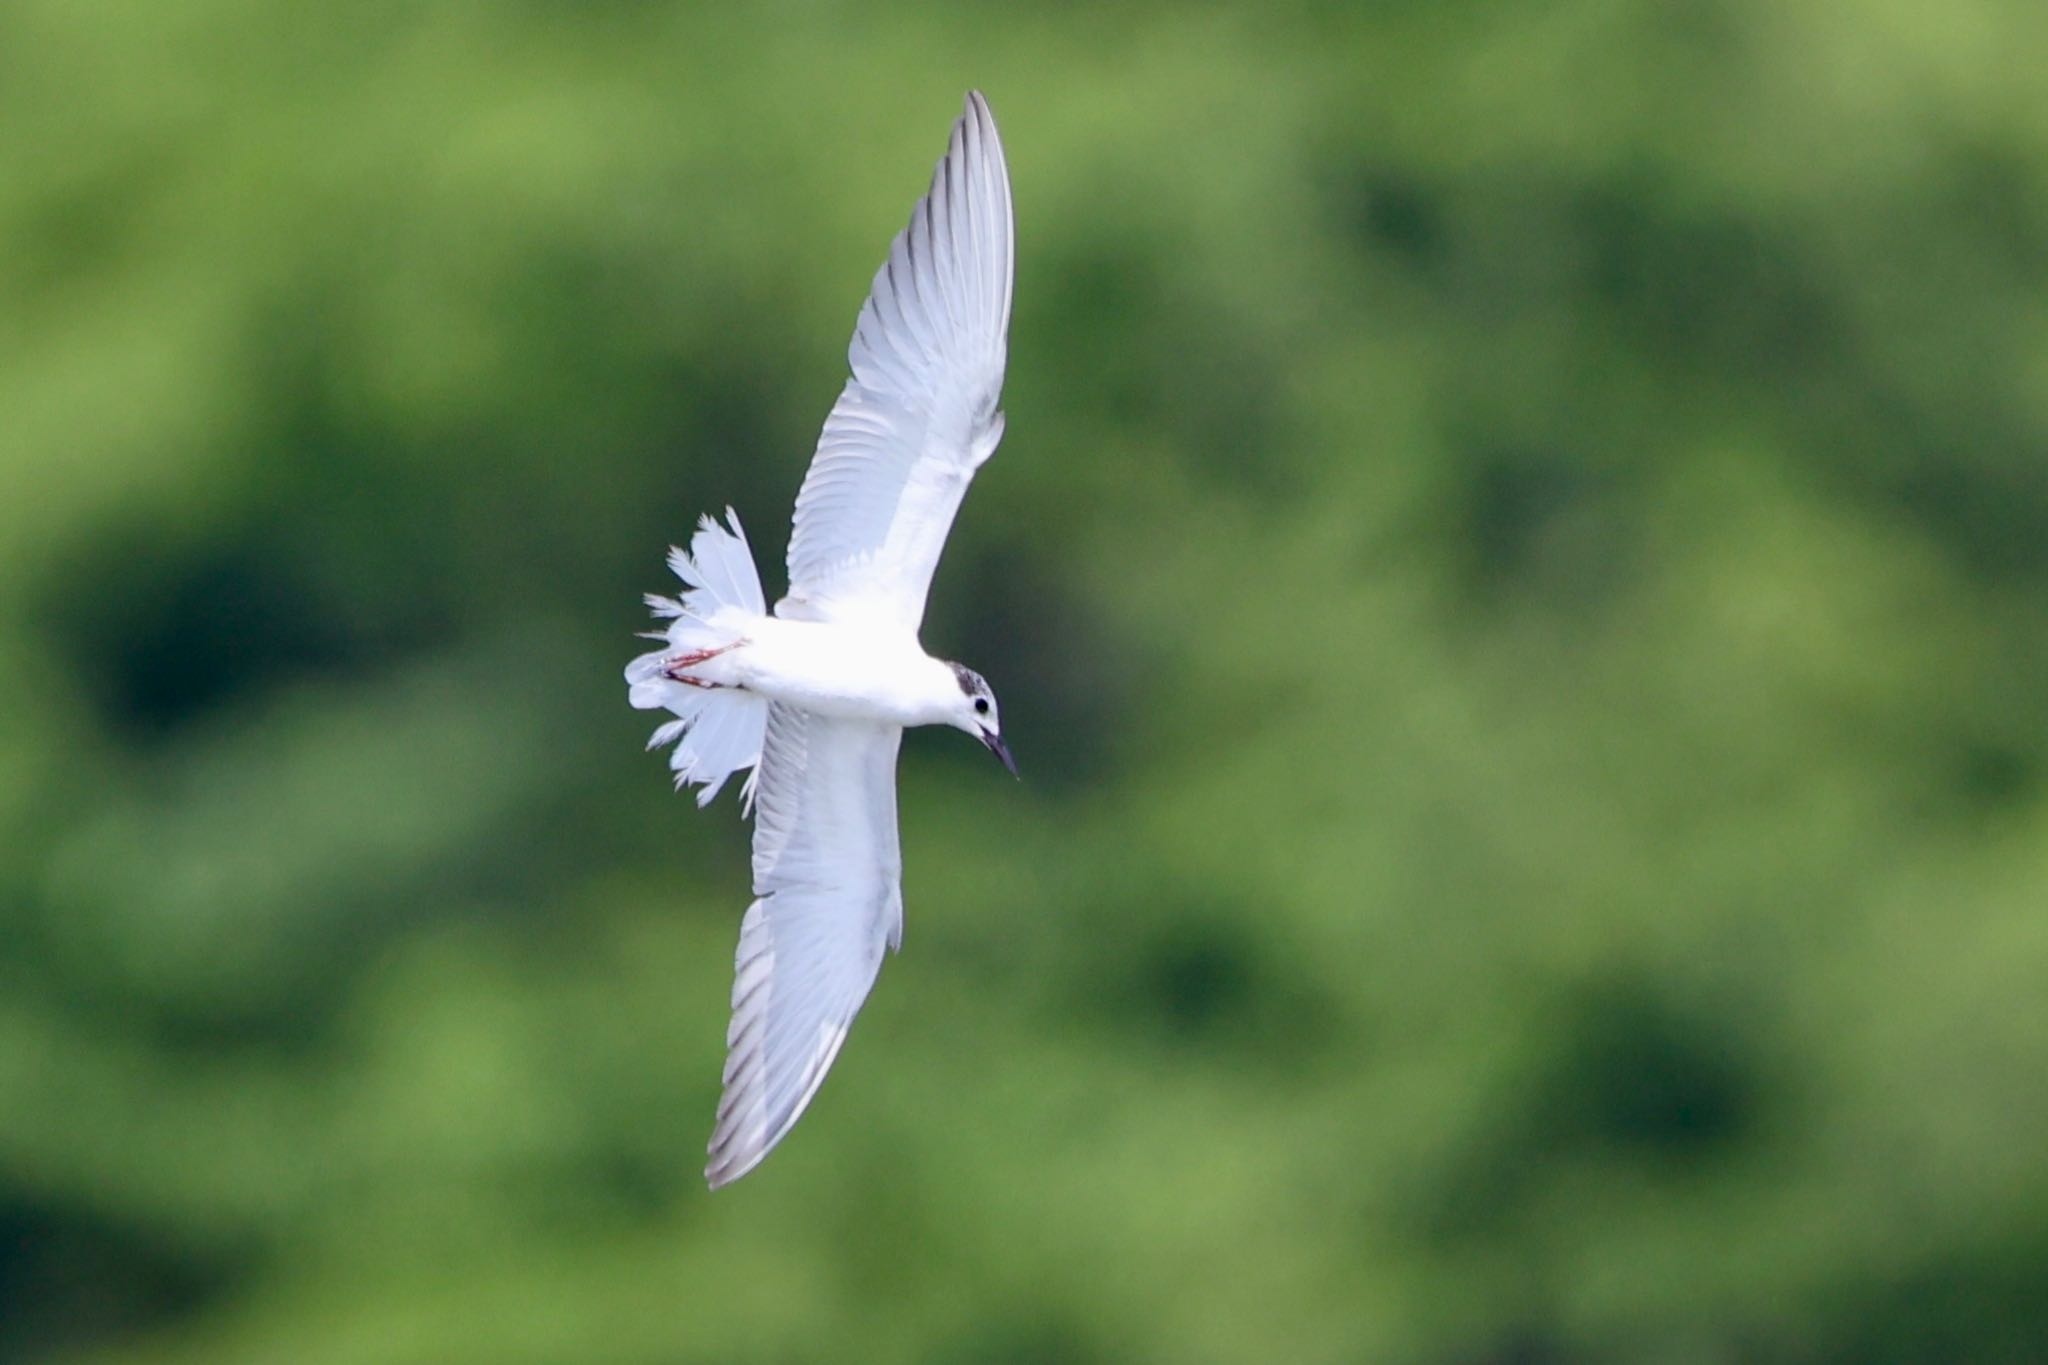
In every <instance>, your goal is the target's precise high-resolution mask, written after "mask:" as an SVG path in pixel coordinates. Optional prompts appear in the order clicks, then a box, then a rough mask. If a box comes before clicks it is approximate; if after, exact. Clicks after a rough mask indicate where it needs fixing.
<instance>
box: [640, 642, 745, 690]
mask: <svg viewBox="0 0 2048 1365" xmlns="http://www.w3.org/2000/svg"><path fill="white" fill-rule="evenodd" d="M745 643H746V641H744V640H734V641H733V642H732V643H731V644H725V645H720V646H719V647H718V648H716V649H698V650H692V651H691V652H690V653H688V654H678V655H676V657H675V658H673V659H670V660H669V661H668V662H667V663H665V664H663V665H662V666H661V672H662V676H663V677H665V678H667V679H668V680H669V681H670V682H679V683H681V684H682V685H683V686H685V687H704V688H712V687H726V686H729V685H730V684H727V683H718V682H711V681H709V680H708V679H705V678H693V677H691V676H690V675H689V674H688V673H687V672H685V671H684V670H686V669H691V668H695V667H697V665H699V664H701V663H703V662H705V661H706V660H708V659H715V658H717V657H718V656H719V655H721V654H723V653H725V652H726V651H727V650H729V649H737V648H738V647H739V646H740V645H743V644H745Z"/></svg>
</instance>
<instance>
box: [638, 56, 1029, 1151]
mask: <svg viewBox="0 0 2048 1365" xmlns="http://www.w3.org/2000/svg"><path fill="white" fill-rule="evenodd" d="M1011 231H1012V230H1011V220H1010V183H1009V173H1008V171H1007V169H1006V168H1005V166H1004V163H1003V149H1002V143H1001V141H1000V140H999V139H998V138H997V136H996V126H995V120H994V118H993V117H992V116H991V115H990V113H989V110H988V105H987V103H986V102H985V101H983V99H982V98H981V96H980V95H979V94H975V93H970V94H969V95H968V97H967V108H966V111H965V112H964V113H963V114H962V115H961V117H960V119H959V121H958V122H957V123H955V124H954V126H953V136H952V140H951V142H950V144H949V145H948V148H947V152H946V155H945V157H944V158H942V159H941V160H940V162H939V165H938V169H937V171H936V172H934V174H933V176H932V182H931V188H930V189H929V190H928V191H927V192H926V194H925V196H924V197H923V198H922V199H920V200H919V201H918V204H917V207H916V208H915V209H914V210H913V211H912V213H911V218H910V225H909V226H908V227H906V228H905V229H904V230H903V231H902V232H900V233H898V234H897V237H896V240H895V241H894V243H892V244H891V246H890V250H889V257H888V260H887V261H886V262H885V263H884V264H883V266H882V268H881V270H880V271H879V272H877V273H876V275H875V280H874V285H873V287H872V288H871V290H870V291H869V294H868V299H867V302H866V304H865V305H864V306H863V307H862V308H861V312H860V320H859V322H858V324H857V325H856V327H855V329H854V335H853V341H852V344H851V345H850V346H849V347H848V348H847V363H848V367H849V368H850V369H851V370H852V372H853V374H852V378H851V379H849V380H848V381H847V383H846V386H845V387H844V388H843V389H842V390H841V391H840V394H839V400H838V401H837V402H836V403H835V404H833V407H832V412H831V415H830V416H829V417H827V418H826V420H825V429H824V431H823V432H822V433H821V434H820V435H819V438H818V448H817V452H816V454H815V455H814V456H813V457H812V460H811V467H810V470H809V472H808V473H807V474H806V475H805V476H804V482H803V487H802V488H801V490H799V492H798V493H797V499H796V515H795V518H794V526H793V528H792V531H791V535H790V541H789V584H790V588H789V593H788V595H787V596H785V597H784V598H783V599H782V600H781V601H779V602H777V603H776V604H775V608H774V610H773V611H772V612H771V611H770V610H769V609H768V607H767V604H766V600H765V596H764V594H763V593H762V591H761V580H760V576H759V573H758V571H757V570H756V568H755V566H754V559H753V554H752V552H751V551H750V550H749V549H748V548H747V542H746V537H745V536H744V535H743V534H742V533H741V531H740V526H739V519H738V518H737V517H736V516H733V515H732V514H731V513H730V512H728V514H727V518H726V522H725V523H724V524H723V525H721V524H719V523H718V522H715V521H712V520H711V519H709V518H706V519H704V521H703V522H702V523H700V525H699V526H698V529H697V533H696V535H695V536H694V537H693V538H692V539H691V541H690V546H689V549H688V550H681V549H678V550H674V551H672V552H671V554H670V556H669V564H670V567H672V568H673V569H674V570H675V572H676V574H677V576H678V577H680V578H681V579H682V580H683V582H684V584H685V586H686V589H687V590H686V591H685V592H683V593H682V594H681V595H680V596H679V597H677V598H666V597H650V598H649V599H648V603H649V605H650V606H652V607H653V609H654V612H655V614H656V615H657V616H659V617H662V618H664V619H666V620H667V621H668V625H667V627H666V628H665V629H663V630H662V631H661V632H660V633H659V634H658V635H657V636H656V637H655V638H657V639H659V640H661V642H662V645H661V648H659V649H656V650H654V651H652V652H650V653H647V654H643V655H641V656H640V657H639V658H637V659H635V660H633V662H632V663H631V664H629V665H627V667H626V682H627V684H628V687H629V688H630V693H629V695H630V697H631V700H632V703H633V705H635V706H638V707H643V708H648V709H662V710H667V711H669V712H671V713H672V714H673V716H674V719H672V720H670V721H668V722H667V723H666V724H664V725H663V726H661V728H660V729H658V730H656V731H655V732H654V738H653V740H652V743H651V745H650V747H653V746H658V745H662V744H671V743H672V744H673V745H674V746H675V748H674V751H673V753H672V754H671V756H670V760H669V764H670V767H671V768H673V769H674V771H675V775H676V783H677V785H678V786H682V785H684V784H686V783H693V784H696V785H697V786H698V787H699V789H700V790H699V793H698V797H697V799H698V802H699V804H705V803H708V802H709V801H710V800H711V799H712V797H714V796H715V795H717V793H718V790H719V788H720V787H721V786H722V785H723V784H724V783H725V781H726V780H727V779H728V778H729V777H731V776H732V775H733V774H735V773H738V772H742V771H745V770H746V769H749V768H751V769H753V772H752V774H751V775H750V776H749V777H748V778H747V781H746V786H745V787H744V789H743V791H742V800H743V803H744V805H745V808H746V809H748V810H750V811H751V812H752V814H753V816H754V857H753V862H754V903H753V904H752V905H751V906H750V907H748V909H747V914H746V918H745V920H744V921H743V922H742V924H741V926H740V944H739V951H738V952H737V954H735V958H734V967H735V971H734V980H733V988H732V1022H731V1024H730V1026H729V1027H728V1028H727V1030H726V1048H727V1051H726V1063H725V1086H724V1093H723V1094H722V1095H721V1097H720V1099H719V1104H718V1122H717V1126H716V1128H715V1130H714V1131H713V1133H712V1136H711V1160H710V1164H709V1165H708V1166H707V1167H706V1169H705V1175H706V1177H707V1178H708V1179H709V1180H710V1182H711V1184H712V1185H714V1186H717V1185H723V1184H726V1183H727V1182H729V1181H733V1180H737V1179H738V1178H739V1177H741V1176H743V1175H745V1174H746V1173H747V1172H748V1171H750V1170H752V1169H753V1168H754V1166H755V1165H756V1164H758V1163H759V1162H760V1160H761V1158H763V1157H764V1156H766V1155H767V1154H768V1152H769V1151H770V1150H772V1149H773V1148H774V1146H775V1145H776V1144H777V1143H778V1142H780V1141H781V1140H782V1138H783V1137H784V1135H785V1134H787V1133H788V1132H789V1130H790V1128H791V1127H792V1126H793V1125H794V1124H795V1123H796V1121H797V1119H798V1118H799V1117H800V1116H801V1115H802V1114H803V1111H804V1108H805V1106H806V1105H808V1104H809V1103H810V1101H811V1097H812V1096H813V1095H815V1094H816V1093H817V1089H818V1086H819V1084H820V1083H821V1082H823V1080H824V1078H825V1073H826V1071H827V1070H828V1069H829V1068H830V1067H831V1065H832V1060H833V1058H834V1057H836V1056H837V1055H838V1053H839V1047H840V1044H841V1043H843V1042H844V1041H845V1040H846V1032H847V1029H848V1028H849V1027H850V1026H851V1025H852V1023H853V1018H854V1015H856V1014H857V1013H859V1011H860V1007H861V1003H862V1002H863V1001H864V1000H866V999H867V995H868V991H869V989H870V987H872V986H873V984H874V981H875V974H876V972H877V971H879V970H880V968H881V963H882V957H883V954H884V952H885V951H886V950H887V949H889V948H893V947H896V946H898V945H900V943H901V942H902V932H903V892H902V858H901V856H900V854H899V853H898V851H897V840H896V751H897V747H898V745H899V743H900V741H901V739H902V736H903V729H904V727H905V726H910V725H951V726H953V727H955V728H957V729H960V730H964V731H966V732H967V733H968V734H970V735H973V736H975V737H976V738H977V739H979V740H980V741H981V742H982V743H983V744H984V745H986V746H987V747H988V749H989V750H990V752H992V753H994V754H995V755H996V757H997V758H999V759H1001V760H1002V762H1003V764H1004V765H1005V766H1006V767H1009V768H1010V770H1011V771H1012V772H1014V771H1016V769H1015V766H1014V765H1013V764H1012V763H1011V761H1010V753H1009V748H1008V746H1007V745H1006V744H1005V743H1004V741H1003V739H1002V732H1001V724H1000V722H999V721H998V719H997V716H996V706H995V697H994V695H993V693H991V692H990V691H989V688H988V684H987V683H986V682H985V681H983V679H982V678H981V675H979V674H977V673H975V672H974V671H973V670H971V669H967V668H963V667H961V666H960V665H958V664H951V663H946V662H944V661H942V660H938V659H934V658H932V657H931V656H930V655H928V654H926V653H925V651H924V649H923V647H922V646H921V645H920V644H919V643H918V627H919V625H920V623H921V622H922V620H923V617H924V605H925V595H926V593H927V592H928V591H929V589H930V586H931V579H932V573H933V570H934V569H935V568H936V567H937V565H938V559H939V552H940V551H941V550H942V549H943V548H944V546H945V541H946V535H947V533H948V531H950V530H951V528H952V525H953V518H954V515H955V514H956V513H957V512H958V511H959V509H960V502H961V499H962V498H964V497H965V496H966V494H967V488H968V485H969V483H970V482H971V481H972V480H973V478H974V475H975V471H976V470H978V469H980V468H981V466H982V464H983V463H984V462H986V461H987V460H988V458H989V456H990V455H992V454H994V453H995V448H996V444H997V442H998V441H999V440H1000V439H1001V438H1002V431H1003V417H1002V413H1001V412H1000V411H999V410H998V407H997V400H998V398H999V397H1000V395H1001V392H1002V383H1003V369H1004V364H1005V359H1006V354H1007V335H1008V330H1009V322H1010V282H1011V276H1012V243H1011Z"/></svg>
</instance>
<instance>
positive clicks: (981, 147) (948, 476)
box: [776, 92, 1013, 630]
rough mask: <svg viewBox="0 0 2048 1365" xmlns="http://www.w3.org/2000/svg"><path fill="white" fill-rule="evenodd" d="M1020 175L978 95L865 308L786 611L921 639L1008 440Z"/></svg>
mask: <svg viewBox="0 0 2048 1365" xmlns="http://www.w3.org/2000/svg"><path fill="white" fill-rule="evenodd" d="M1012 256H1013V252H1012V240H1011V224H1010V178H1009V171H1008V169H1007V168H1006V167H1005V166H1004V164H1003V146H1002V143H1001V142H1000V141H999V140H998V139H997V137H996V125H995V120H994V118H992V117H991V116H990V114H989V110H988V102H987V101H986V100H984V99H982V97H981V95H980V93H979V92H970V93H969V94H968V96H967V108H966V111H965V112H963V113H962V114H961V115H960V119H959V122H957V123H955V124H954V125H953V138H952V142H951V143H950V145H949V146H948V147H947V149H946V155H945V157H944V158H943V159H942V160H941V161H940V162H939V165H938V169H937V170H936V171H935V172H934V173H933V175H932V186H931V189H930V190H928V191H926V193H925V196H924V198H922V199H920V200H918V202H917V207H916V209H914V210H912V212H911V215H910V224H909V226H908V227H906V228H904V229H903V231H902V232H900V233H898V234H897V236H896V240H895V242H894V243H893V244H892V245H891V246H890V248H889V259H888V260H887V261H886V262H884V263H883V265H882V268H881V270H879V271H878V272H876V274H875V283H874V288H873V289H872V290H870V291H869V294H868V300H867V303H866V304H865V305H864V306H863V307H862V308H861V310H860V322H859V324H858V325H857V326H856V327H855V328H854V333H853V342H852V344H851V345H850V346H849V347H848V348H847V361H848V363H849V364H850V365H851V366H852V368H853V378H852V379H850V380H848V381H847V385H846V388H845V389H844V390H842V391H841V393H840V395H839V401H838V402H837V403H836V404H834V405H833V408H832V415H831V416H830V417H828V418H826V419H825V430H824V432H823V433H822V434H821V435H820V436H819V438H818V451H817V454H816V455H815V456H813V457H812V460H811V468H810V472H809V473H808V474H806V475H805V476H804V485H803V489H802V491H800V492H799V493H798V494H797V499H796V525H795V528H794V530H793V531H792V532H791V535H790V541H789V584H790V588H789V596H788V597H787V598H785V599H784V600H783V601H782V602H781V603H779V604H778V605H777V607H776V612H777V614H778V615H783V616H795V617H802V618H810V619H822V620H848V619H856V618H858V619H869V620H881V621H888V622H890V623H892V624H896V625H900V626H904V627H907V628H909V629H911V630H915V629H916V628H917V626H918V623H919V622H920V621H921V620H923V618H924V603H925V595H926V593H927V592H928V591H929V589H930V588H931V581H932V570H933V569H934V568H935V567H936V566H937V565H938V562H939V551H940V550H941V549H943V548H944V547H945V543H946V533H947V532H948V531H949V530H951V529H952V525H953V515H954V513H956V512H958V511H959V510H960V500H961V498H963V497H965V496H966V494H967V484H968V481H969V480H971V479H972V478H973V477H974V471H975V470H976V469H978V468H980V467H981V464H982V462H983V461H985V460H987V459H988V457H989V456H990V455H992V454H994V453H995V448H996V443H997V442H998V441H1000V440H1001V439H1002V434H1003V419H1002V413H1001V412H1000V411H999V410H998V408H997V406H996V403H997V400H998V399H999V398H1000V396H1001V394H1002V387H1003V363H1004V358H1005V353H1006V342H1005V337H1006V335H1007V333H1008V331H1009V326H1010V280H1011V273H1012Z"/></svg>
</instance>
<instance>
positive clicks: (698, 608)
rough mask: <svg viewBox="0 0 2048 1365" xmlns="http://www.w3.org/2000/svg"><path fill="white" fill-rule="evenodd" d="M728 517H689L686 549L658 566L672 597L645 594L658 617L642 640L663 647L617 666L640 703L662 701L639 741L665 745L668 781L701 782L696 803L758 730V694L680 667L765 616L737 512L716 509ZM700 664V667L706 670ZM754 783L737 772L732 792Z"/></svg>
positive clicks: (747, 800) (745, 761)
mask: <svg viewBox="0 0 2048 1365" xmlns="http://www.w3.org/2000/svg"><path fill="white" fill-rule="evenodd" d="M725 516H726V522H727V523H728V525H726V526H721V525H720V524H719V523H718V522H717V521H716V520H714V519H713V518H711V517H705V518H703V519H702V520H700V521H699V522H698V523H697V534H696V535H694V536H692V537H691V538H690V548H689V550H688V552H687V553H686V552H684V551H683V550H681V549H672V550H670V551H669V554H668V565H669V567H670V568H671V569H673V570H675V574H676V577H678V578H680V579H682V580H683V584H684V586H685V588H686V591H685V592H684V593H683V594H682V596H681V598H680V599H677V598H672V597H656V596H653V595H652V594H650V595H649V596H648V598H647V605H648V606H649V607H650V608H652V609H653V611H654V614H655V615H656V616H658V617H661V618H662V619H664V620H666V621H667V622H668V626H667V628H666V629H664V630H661V631H651V632H649V633H648V638H650V639H655V640H661V641H663V642H664V647H663V648H661V649H657V650H655V651H654V652H653V653H651V654H642V655H641V656H640V657H639V658H637V659H635V660H633V662H632V663H630V664H627V665H626V683H627V686H628V689H629V691H628V696H629V698H630V699H631V701H632V703H633V705H635V706H637V707H640V708H641V709H642V710H660V709H666V710H669V711H673V712H674V713H675V717H676V718H675V719H674V720H672V721H669V722H667V723H666V724H664V725H663V726H661V727H660V728H659V729H657V730H656V731H655V732H654V737H653V738H652V739H650V740H648V741H647V747H648V748H650V749H658V748H660V747H661V746H662V745H664V744H667V743H670V742H671V741H673V742H674V744H675V746H676V747H675V752H674V753H672V754H670V755H669V763H668V765H669V767H670V768H672V769H674V770H675V775H676V786H678V787H681V786H682V785H683V784H684V783H686V782H695V783H698V784H700V785H701V786H702V788H703V789H702V790H701V791H699V792H698V793H697V804H698V805H700V806H707V805H709V804H711V799H712V798H713V797H715V796H717V795H718V790H719V788H721V787H723V786H724V785H725V780H726V779H727V778H729V777H731V776H732V775H733V774H734V773H736V772H738V771H740V770H741V769H742V768H751V767H753V766H754V765H755V764H756V763H758V762H760V759H761V741H762V738H763V735H764V734H765V732H766V730H767V728H768V699H767V698H766V697H763V696H760V695H758V694H756V693H753V692H748V691H744V690H742V689H740V688H737V687H727V686H723V685H721V684H720V683H718V682H717V681H715V675H714V677H713V679H712V680H705V679H701V678H697V677H694V676H692V675H691V674H690V673H689V672H688V665H689V664H690V663H692V662H696V661H700V660H702V661H709V660H712V659H715V658H716V657H717V656H718V655H720V654H723V653H724V652H725V651H727V650H729V649H731V648H732V647H733V646H735V645H737V644H740V643H742V642H743V641H744V639H745V634H746V627H747V623H748V622H749V621H750V620H752V619H753V618H755V617H759V616H764V615H766V614H767V610H768V608H767V603H766V602H765V601H764V599H763V598H762V595H761V578H760V575H759V574H758V573H757V572H755V569H754V555H753V551H751V550H750V549H748V548H747V538H746V536H745V534H744V533H742V532H741V530H740V519H739V516H738V514H737V513H735V512H734V511H733V510H732V509H731V508H730V507H728V508H726V509H725ZM707 671H709V670H707ZM753 795H754V782H753V779H752V778H749V779H748V780H747V784H746V786H745V787H744V788H743V789H742V790H741V793H740V799H741V801H742V802H743V803H744V805H745V806H747V807H751V806H752V804H753Z"/></svg>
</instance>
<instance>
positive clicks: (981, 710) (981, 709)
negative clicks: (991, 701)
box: [974, 697, 988, 716]
mask: <svg viewBox="0 0 2048 1365" xmlns="http://www.w3.org/2000/svg"><path fill="white" fill-rule="evenodd" d="M974 714H975V715H977V716H985V715H987V714H988V698H987V697H976V698H975V699H974Z"/></svg>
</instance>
